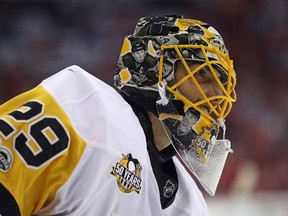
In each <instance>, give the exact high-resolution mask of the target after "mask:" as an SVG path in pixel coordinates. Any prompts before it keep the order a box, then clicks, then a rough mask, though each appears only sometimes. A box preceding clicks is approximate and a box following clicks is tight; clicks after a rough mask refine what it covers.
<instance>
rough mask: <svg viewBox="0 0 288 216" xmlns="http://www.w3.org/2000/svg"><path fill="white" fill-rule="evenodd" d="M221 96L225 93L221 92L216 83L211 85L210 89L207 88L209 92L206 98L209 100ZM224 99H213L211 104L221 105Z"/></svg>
mask: <svg viewBox="0 0 288 216" xmlns="http://www.w3.org/2000/svg"><path fill="white" fill-rule="evenodd" d="M221 95H224V94H223V91H222V90H221V88H220V86H219V85H218V84H217V83H216V82H214V83H213V84H211V85H210V88H207V91H206V96H207V97H208V98H209V97H213V96H221ZM222 100H223V99H221V98H217V99H213V100H212V101H211V103H212V104H213V105H216V104H218V103H220V102H221V101H222Z"/></svg>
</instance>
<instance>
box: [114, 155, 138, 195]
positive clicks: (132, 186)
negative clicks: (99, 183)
mask: <svg viewBox="0 0 288 216" xmlns="http://www.w3.org/2000/svg"><path fill="white" fill-rule="evenodd" d="M141 171H142V167H141V165H140V163H139V161H138V160H137V159H135V158H133V157H132V154H127V155H124V154H122V159H121V160H120V161H119V162H117V163H116V164H115V166H112V171H111V174H112V175H114V176H116V181H117V186H118V188H119V189H120V190H121V191H122V192H123V193H131V192H133V191H135V192H136V193H138V194H139V193H140V190H141V183H142V179H141V176H140V174H141Z"/></svg>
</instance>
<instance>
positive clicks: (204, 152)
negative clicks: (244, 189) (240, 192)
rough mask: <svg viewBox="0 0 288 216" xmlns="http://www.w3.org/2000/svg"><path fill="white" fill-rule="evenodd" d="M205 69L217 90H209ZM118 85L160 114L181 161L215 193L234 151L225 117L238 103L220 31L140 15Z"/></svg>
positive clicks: (124, 49)
mask: <svg viewBox="0 0 288 216" xmlns="http://www.w3.org/2000/svg"><path fill="white" fill-rule="evenodd" d="M179 71H182V72H183V71H184V72H183V73H182V74H180V72H179ZM203 73H205V76H206V77H207V76H208V77H209V82H210V83H213V86H214V87H215V86H217V89H218V91H217V93H215V92H214V93H213V94H211V93H207V90H206V89H207V86H205V85H207V83H208V81H205V80H204V81H203V80H202V81H201V76H202V75H203ZM199 77H200V78H199ZM205 79H206V78H205ZM114 84H115V86H116V87H117V88H118V89H120V90H121V91H122V92H124V93H125V94H126V95H127V96H128V97H129V98H130V99H131V100H133V101H135V102H136V103H138V104H139V105H140V106H141V107H143V108H144V109H145V110H147V111H150V112H153V113H154V114H155V115H156V116H157V117H158V118H159V120H160V121H161V122H162V123H163V127H164V128H165V130H166V132H167V134H168V136H169V137H170V139H171V142H172V144H173V146H174V148H175V149H176V151H177V153H178V155H179V157H180V158H181V160H182V161H183V162H184V163H185V165H186V166H187V167H188V168H189V169H190V170H191V171H192V173H193V174H194V175H195V176H196V177H197V178H198V180H199V182H200V183H201V184H202V186H203V187H204V189H205V190H206V191H207V192H208V193H209V194H210V195H214V194H215V191H216V187H217V184H218V181H219V179H220V176H221V173H222V169H223V167H224V164H225V161H226V157H227V154H228V152H229V151H231V149H230V142H229V141H228V140H225V138H224V136H225V123H224V122H225V120H224V119H225V117H226V116H227V115H228V114H229V112H230V110H231V108H232V103H233V102H235V101H236V94H235V90H234V89H235V85H236V75H235V71H234V69H233V62H232V60H230V58H229V55H228V51H227V49H226V47H225V45H224V41H223V39H222V37H221V36H220V34H219V33H218V32H217V31H216V30H215V29H214V28H213V27H211V26H209V25H208V24H207V23H204V22H201V21H199V20H194V19H183V18H182V17H177V16H166V17H153V18H152V17H144V18H141V19H140V20H139V22H138V24H137V26H136V28H135V31H134V34H132V35H129V36H127V37H125V39H124V42H123V46H122V50H121V54H120V57H119V61H118V64H117V70H116V74H115V77H114ZM185 86H186V87H185ZM187 86H188V87H189V86H191V90H189V88H188V90H187ZM183 89H184V90H183ZM187 92H188V93H187ZM191 94H192V95H193V94H194V95H197V97H194V98H193V97H190V96H189V95H191ZM221 127H222V128H223V129H224V130H223V133H222V135H223V139H222V140H217V136H218V134H219V130H220V128H221Z"/></svg>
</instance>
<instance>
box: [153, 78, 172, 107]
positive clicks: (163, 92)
mask: <svg viewBox="0 0 288 216" xmlns="http://www.w3.org/2000/svg"><path fill="white" fill-rule="evenodd" d="M166 85H167V82H166V80H163V82H162V86H161V85H160V83H158V92H159V95H160V97H161V98H160V99H159V100H158V101H157V102H156V103H157V104H160V105H163V106H165V105H167V104H168V103H169V100H168V98H167V97H166Z"/></svg>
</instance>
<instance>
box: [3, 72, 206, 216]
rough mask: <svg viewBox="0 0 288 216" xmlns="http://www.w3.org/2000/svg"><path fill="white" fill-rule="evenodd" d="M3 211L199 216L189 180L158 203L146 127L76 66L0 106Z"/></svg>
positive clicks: (180, 170) (200, 206)
mask: <svg viewBox="0 0 288 216" xmlns="http://www.w3.org/2000/svg"><path fill="white" fill-rule="evenodd" d="M0 138H1V143H0V215H1V216H20V215H21V216H30V215H69V216H126V215H133V216H149V215H151V216H152V215H153V216H162V215H163V216H164V215H173V216H174V215H175V216H188V215H194V216H202V215H207V214H208V213H207V212H208V210H207V207H206V204H205V201H204V199H203V196H202V194H201V192H200V191H199V189H198V188H197V186H196V184H195V183H194V181H193V180H192V179H191V177H190V176H189V175H188V174H187V173H186V171H185V169H184V167H182V165H181V164H180V162H179V161H178V160H177V158H174V163H175V166H176V170H177V174H178V179H179V188H178V191H177V194H176V197H175V200H174V202H173V203H172V205H170V206H169V207H168V208H166V209H164V210H162V208H161V204H160V198H159V197H160V195H159V190H158V185H157V181H156V179H155V176H154V174H153V170H152V167H151V163H150V160H149V154H148V152H147V147H146V139H145V134H144V133H143V130H142V127H141V125H140V123H139V121H138V119H137V117H136V116H135V114H134V113H133V111H132V109H131V107H130V106H129V105H128V104H127V103H126V102H125V100H124V99H123V98H122V97H121V95H119V94H118V93H117V92H116V91H115V90H114V89H113V88H112V87H110V86H108V85H107V84H105V83H103V82H102V81H100V80H99V79H97V78H95V77H94V76H92V75H90V74H89V73H87V72H86V71H84V70H83V69H81V68H79V67H78V66H71V67H69V68H66V69H64V70H62V71H60V72H59V73H57V74H55V75H54V76H51V77H50V78H48V79H46V80H44V81H43V82H42V83H41V84H40V85H38V86H37V87H35V88H34V89H32V90H30V91H28V92H26V93H24V94H21V95H19V96H17V97H15V98H13V99H12V100H10V101H8V102H6V103H4V104H3V105H1V106H0Z"/></svg>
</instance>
